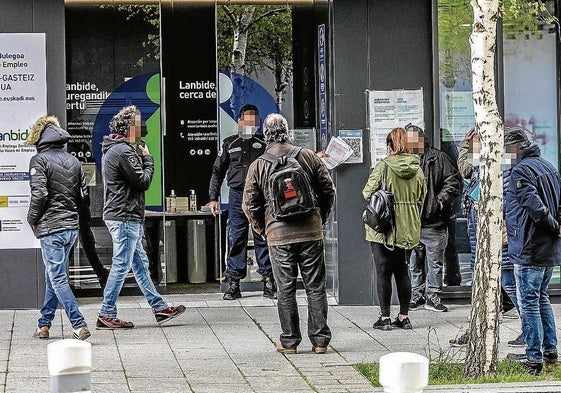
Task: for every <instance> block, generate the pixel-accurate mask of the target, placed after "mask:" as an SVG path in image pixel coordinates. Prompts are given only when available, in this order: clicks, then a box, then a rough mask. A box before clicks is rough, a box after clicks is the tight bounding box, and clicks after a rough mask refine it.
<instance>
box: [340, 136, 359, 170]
mask: <svg viewBox="0 0 561 393" xmlns="http://www.w3.org/2000/svg"><path fill="white" fill-rule="evenodd" d="M339 138H341V139H342V140H344V141H345V142H346V143H347V145H349V146H350V147H351V149H353V154H351V156H350V157H349V158H347V160H346V161H345V164H360V163H362V162H364V157H363V153H362V150H363V149H362V130H339Z"/></svg>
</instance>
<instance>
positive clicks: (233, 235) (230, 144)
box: [207, 104, 277, 300]
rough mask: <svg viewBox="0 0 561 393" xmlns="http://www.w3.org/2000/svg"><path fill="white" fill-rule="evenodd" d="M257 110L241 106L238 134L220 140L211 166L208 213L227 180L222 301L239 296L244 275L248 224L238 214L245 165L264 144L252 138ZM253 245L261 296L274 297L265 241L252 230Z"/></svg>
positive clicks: (244, 217) (263, 150)
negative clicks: (217, 151)
mask: <svg viewBox="0 0 561 393" xmlns="http://www.w3.org/2000/svg"><path fill="white" fill-rule="evenodd" d="M259 125H260V120H259V111H258V110H257V107H256V106H254V105H251V104H246V105H244V106H243V107H242V108H241V110H240V114H239V116H238V133H237V134H236V135H232V136H229V137H227V138H226V139H224V142H223V143H222V149H221V150H220V152H219V153H218V156H217V157H216V160H215V161H214V165H213V166H212V176H211V178H210V187H209V201H210V202H209V203H208V204H207V206H208V207H209V208H210V211H211V212H212V214H216V212H218V210H219V209H218V207H219V204H218V197H219V196H220V187H221V186H222V182H223V181H224V178H227V182H228V187H229V193H228V196H229V197H228V256H227V259H226V280H227V282H228V289H227V290H226V292H225V293H224V296H223V299H224V300H235V299H238V298H240V297H242V294H241V291H240V280H243V279H244V278H245V277H246V276H247V241H248V236H249V229H250V225H249V221H248V220H247V217H246V216H245V215H244V213H243V211H242V194H243V187H244V183H245V178H246V176H247V171H248V169H249V166H250V165H251V163H252V162H253V161H255V160H256V159H257V158H258V157H259V156H260V155H261V154H263V153H264V152H265V146H266V144H265V142H264V141H263V139H261V138H260V137H258V136H257V135H256V132H257V129H258V128H259ZM252 232H253V244H254V246H255V257H256V259H257V266H258V269H257V273H259V274H260V275H261V276H263V280H264V286H263V296H264V297H268V298H270V299H276V298H277V287H276V284H275V279H274V278H273V268H272V267H271V259H270V257H269V249H268V247H267V241H266V240H265V239H264V238H262V237H261V236H260V235H259V234H258V233H257V232H255V230H253V229H252Z"/></svg>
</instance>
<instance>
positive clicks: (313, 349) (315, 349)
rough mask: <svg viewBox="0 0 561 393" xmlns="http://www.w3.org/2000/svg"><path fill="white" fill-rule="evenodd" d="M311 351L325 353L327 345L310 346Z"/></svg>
mask: <svg viewBox="0 0 561 393" xmlns="http://www.w3.org/2000/svg"><path fill="white" fill-rule="evenodd" d="M312 352H314V353H320V354H321V353H326V352H327V347H312Z"/></svg>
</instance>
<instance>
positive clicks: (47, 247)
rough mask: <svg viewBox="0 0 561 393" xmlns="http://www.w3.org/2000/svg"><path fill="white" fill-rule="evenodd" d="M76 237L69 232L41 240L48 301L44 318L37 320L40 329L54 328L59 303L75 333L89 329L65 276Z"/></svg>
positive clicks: (73, 233)
mask: <svg viewBox="0 0 561 393" xmlns="http://www.w3.org/2000/svg"><path fill="white" fill-rule="evenodd" d="M77 237H78V230H66V231H62V232H56V233H53V234H52V235H48V236H45V237H42V238H41V239H40V242H41V253H42V254H43V263H44V264H45V300H44V302H43V307H42V308H41V318H39V320H38V326H39V327H42V326H48V327H51V322H52V320H53V319H54V317H55V311H56V309H57V307H58V304H59V302H60V303H61V304H62V306H63V307H64V311H65V312H66V315H67V316H68V319H69V320H70V323H71V324H72V328H73V329H79V328H81V327H84V326H86V325H87V324H86V321H85V320H84V316H83V315H82V313H81V312H80V310H79V309H78V302H77V301H76V298H75V297H74V294H73V293H72V290H71V289H70V284H69V283H68V275H67V274H66V266H67V265H68V256H69V255H70V250H71V249H72V246H73V245H74V242H76V238H77Z"/></svg>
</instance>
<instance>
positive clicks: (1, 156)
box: [0, 33, 47, 249]
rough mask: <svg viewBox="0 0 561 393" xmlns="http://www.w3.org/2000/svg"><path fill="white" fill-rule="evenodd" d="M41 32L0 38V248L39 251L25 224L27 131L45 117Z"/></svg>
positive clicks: (32, 150) (31, 148) (31, 150)
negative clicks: (35, 249)
mask: <svg viewBox="0 0 561 393" xmlns="http://www.w3.org/2000/svg"><path fill="white" fill-rule="evenodd" d="M45 48H46V47H45V34H43V33H9V34H8V33H6V34H0V119H2V121H1V122H0V249H18V248H39V241H38V240H37V239H36V238H35V236H34V235H33V232H32V231H31V228H30V227H29V225H28V224H27V211H28V208H29V200H30V189H29V161H30V159H31V157H33V155H35V153H36V151H35V146H27V145H25V144H24V142H25V140H26V139H27V136H28V135H29V129H30V127H31V126H32V125H33V123H34V122H35V120H37V119H38V118H39V117H41V116H43V115H45V114H46V113H47V78H46V49H45Z"/></svg>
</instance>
